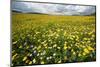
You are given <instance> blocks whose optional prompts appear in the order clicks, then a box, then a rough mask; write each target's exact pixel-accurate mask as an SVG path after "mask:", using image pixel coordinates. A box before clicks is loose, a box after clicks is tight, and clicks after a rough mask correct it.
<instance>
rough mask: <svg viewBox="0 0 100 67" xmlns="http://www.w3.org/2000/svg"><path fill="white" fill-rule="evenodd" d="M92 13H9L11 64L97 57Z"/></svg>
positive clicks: (79, 60)
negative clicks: (10, 24) (63, 14)
mask: <svg viewBox="0 0 100 67" xmlns="http://www.w3.org/2000/svg"><path fill="white" fill-rule="evenodd" d="M95 22H96V21H95V16H58V15H44V14H25V13H15V12H13V13H12V65H13V66H15V65H36V64H54V63H72V62H88V61H95V60H96V32H95V26H96V25H95V24H96V23H95Z"/></svg>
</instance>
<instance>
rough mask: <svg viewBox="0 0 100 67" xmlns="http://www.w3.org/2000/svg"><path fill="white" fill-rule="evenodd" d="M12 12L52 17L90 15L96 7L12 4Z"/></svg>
mask: <svg viewBox="0 0 100 67" xmlns="http://www.w3.org/2000/svg"><path fill="white" fill-rule="evenodd" d="M12 10H16V11H21V12H23V13H28V12H32V13H44V14H51V15H90V14H92V13H94V12H95V6H85V5H75V4H74V5H69V4H66V5H65V4H50V3H34V2H12Z"/></svg>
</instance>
